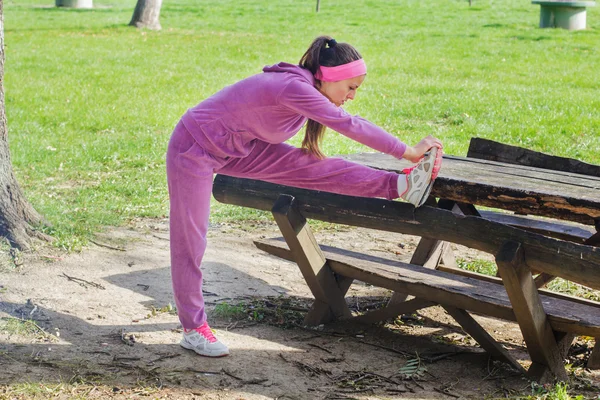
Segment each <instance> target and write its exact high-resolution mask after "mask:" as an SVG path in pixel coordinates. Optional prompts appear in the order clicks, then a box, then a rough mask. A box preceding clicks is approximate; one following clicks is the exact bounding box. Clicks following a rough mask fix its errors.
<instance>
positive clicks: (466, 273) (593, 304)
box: [438, 265, 600, 313]
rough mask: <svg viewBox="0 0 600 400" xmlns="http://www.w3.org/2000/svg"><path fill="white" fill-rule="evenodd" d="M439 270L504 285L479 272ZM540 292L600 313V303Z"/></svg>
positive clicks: (452, 268)
mask: <svg viewBox="0 0 600 400" xmlns="http://www.w3.org/2000/svg"><path fill="white" fill-rule="evenodd" d="M438 269H439V270H440V271H444V272H448V273H451V274H456V275H461V276H468V277H469V278H473V279H480V280H482V281H486V282H490V283H495V284H497V285H503V283H502V278H498V277H496V276H490V275H484V274H480V273H478V272H472V271H467V270H465V269H461V268H457V267H446V266H444V265H440V266H439V267H438ZM538 292H540V294H543V295H544V296H548V297H554V298H556V299H563V300H565V301H571V302H573V303H577V304H585V305H588V306H590V307H596V308H598V312H599V313H600V303H598V302H595V301H593V300H588V299H584V298H583V297H577V296H571V295H569V294H564V293H558V292H553V291H552V290H549V289H544V288H538Z"/></svg>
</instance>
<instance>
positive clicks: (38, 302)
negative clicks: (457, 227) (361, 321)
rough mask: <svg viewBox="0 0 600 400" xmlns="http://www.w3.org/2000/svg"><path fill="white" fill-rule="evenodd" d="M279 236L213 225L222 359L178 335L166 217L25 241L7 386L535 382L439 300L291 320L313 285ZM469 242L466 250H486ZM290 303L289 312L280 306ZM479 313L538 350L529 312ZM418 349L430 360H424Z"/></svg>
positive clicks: (210, 389)
mask: <svg viewBox="0 0 600 400" xmlns="http://www.w3.org/2000/svg"><path fill="white" fill-rule="evenodd" d="M265 236H266V237H271V236H277V234H276V231H275V227H274V226H272V225H267V226H261V227H255V228H253V229H252V230H251V231H250V232H244V231H242V230H240V229H238V228H236V227H227V226H220V227H213V228H212V229H211V231H210V234H209V250H208V252H207V255H206V258H205V264H204V271H205V285H204V291H205V294H206V300H207V304H208V308H209V309H210V313H211V315H212V317H211V318H210V321H211V325H212V326H213V328H216V332H217V335H218V336H219V337H220V338H221V339H222V340H223V341H225V342H226V343H227V344H228V345H229V346H230V349H231V352H232V354H231V356H229V357H225V358H222V359H207V358H202V357H198V356H196V355H194V354H193V353H191V352H189V351H186V350H183V349H182V348H180V347H179V345H178V341H179V336H180V326H179V324H178V320H177V317H176V316H175V315H174V314H173V313H172V312H169V305H170V304H173V301H172V294H171V284H170V271H169V259H168V246H169V242H168V239H167V238H168V231H167V225H166V224H165V222H164V221H143V222H140V223H139V224H137V226H136V227H135V228H131V229H117V230H114V231H111V232H109V233H106V234H104V235H102V236H99V237H98V239H97V240H96V241H95V242H96V244H94V245H91V246H90V247H89V248H88V249H86V250H85V251H83V252H82V253H80V254H73V255H67V256H60V257H59V258H56V256H55V255H50V257H46V256H44V251H40V252H37V253H36V254H35V255H33V254H31V255H25V257H24V264H23V265H22V266H20V267H18V268H16V269H15V268H12V269H8V268H4V270H3V271H2V272H1V273H0V300H1V302H0V317H3V318H4V319H3V320H2V321H0V323H2V322H3V323H4V328H3V329H0V368H1V369H2V374H0V385H3V386H0V398H11V399H12V398H29V396H30V395H31V393H33V392H34V388H36V390H38V391H39V393H40V394H39V396H41V397H44V396H47V397H52V396H56V398H71V396H73V395H79V396H84V397H82V398H136V397H138V396H146V395H151V396H152V398H169V399H191V398H205V399H265V398H278V399H284V398H285V399H344V398H360V399H363V398H364V399H383V398H411V399H438V398H439V399H452V398H472V399H482V398H500V397H502V398H504V397H506V396H516V395H519V394H520V395H523V394H531V392H532V389H531V383H530V382H529V381H527V380H526V379H524V378H523V377H521V376H518V375H516V374H515V373H514V372H513V371H511V370H509V369H508V368H507V367H506V366H504V365H502V364H499V363H492V362H490V360H489V358H488V357H487V355H486V354H485V353H483V352H482V351H481V350H480V349H479V348H478V347H477V346H476V344H475V343H474V342H473V340H472V339H471V338H470V337H468V336H466V335H465V334H464V333H463V332H462V331H461V329H460V328H459V327H458V326H457V325H456V324H455V323H454V322H453V320H452V319H451V318H450V317H449V316H448V315H446V314H445V312H444V311H443V310H442V309H441V308H439V307H432V308H430V309H427V310H423V311H421V312H419V314H417V315H414V316H408V317H404V318H403V319H402V320H399V321H398V323H396V324H387V325H385V326H384V325H381V326H369V327H366V328H365V327H352V326H341V325H338V326H335V327H326V328H325V329H320V330H311V329H303V328H301V327H295V328H290V325H292V324H293V322H294V321H295V319H294V318H296V317H298V318H301V317H302V315H303V311H302V310H303V309H304V308H306V307H308V306H309V305H310V300H309V299H310V296H309V291H308V289H307V287H306V285H305V284H304V282H303V279H302V277H301V275H300V272H299V271H298V269H297V267H295V265H294V264H292V263H289V262H286V261H282V260H280V259H277V258H275V257H272V256H270V255H267V254H265V253H263V252H261V251H260V250H258V249H256V248H255V247H254V246H253V244H252V239H256V238H260V237H265ZM317 236H318V237H319V241H320V242H321V243H323V244H330V245H338V246H342V247H345V248H348V249H353V248H355V249H361V250H364V249H366V251H367V252H369V253H371V254H375V255H379V256H383V257H388V258H397V259H401V260H402V259H403V260H406V259H407V258H408V256H409V254H410V252H411V251H412V250H413V249H414V246H415V243H416V239H417V238H414V237H409V236H399V235H390V234H386V233H382V232H374V231H368V230H361V229H351V230H336V229H328V230H324V231H321V232H320V233H318V234H317ZM106 246H109V247H106ZM118 248H122V249H123V251H121V250H117V249H118ZM456 250H457V251H458V252H459V254H460V256H461V257H464V258H475V257H481V256H482V255H481V254H477V253H476V252H472V251H467V250H466V249H464V248H457V249H456ZM46 255H48V254H46ZM349 294H350V295H351V296H354V297H352V298H351V300H350V303H351V305H352V307H354V308H355V309H364V308H365V307H367V306H368V304H369V303H382V302H383V301H385V298H386V297H389V296H390V293H389V292H387V291H384V290H381V289H377V288H373V287H369V286H366V285H361V284H357V285H354V286H353V288H352V289H351V291H350V292H349ZM365 296H368V297H365ZM219 303H227V304H230V305H231V307H228V308H223V307H220V308H219V310H220V311H221V313H223V311H224V310H225V311H228V312H230V313H232V312H234V311H240V310H241V311H244V312H245V315H251V316H252V317H253V319H252V320H250V319H248V318H247V317H246V318H242V319H241V320H239V321H237V322H236V321H233V320H231V319H229V318H226V317H217V316H216V315H215V313H214V307H215V305H216V304H219ZM275 305H279V306H283V307H279V308H276V307H274V306H275ZM252 307H254V308H252ZM282 309H283V310H287V311H289V312H288V313H287V314H285V315H280V314H277V313H276V312H277V310H279V311H281V310H282ZM10 318H20V319H25V320H28V319H31V320H33V321H35V323H36V324H37V326H39V327H41V328H43V329H44V331H45V332H47V333H49V334H50V335H43V334H42V333H41V332H36V327H35V326H34V325H31V332H29V333H26V332H16V331H15V330H14V329H11V328H10V327H9V326H8V323H9V322H15V321H16V320H14V319H10ZM257 319H262V320H261V321H257ZM477 319H478V320H479V321H480V322H481V323H482V324H484V325H485V326H487V327H488V329H491V332H493V334H494V336H495V337H496V338H497V339H499V340H500V341H501V342H502V343H503V344H504V345H505V346H506V347H507V348H509V349H511V351H512V352H513V354H514V355H515V356H517V357H519V358H520V359H523V360H526V353H525V352H524V348H523V345H522V337H521V335H520V332H519V330H518V327H517V326H516V325H515V324H510V323H504V322H500V321H496V320H492V319H487V318H479V317H477ZM298 320H300V319H298ZM21 325H22V324H21ZM0 326H2V325H0ZM11 326H12V325H11ZM284 328H285V329H284ZM582 343H583V345H584V346H585V345H586V343H585V342H582ZM584 350H585V347H584ZM417 360H420V363H419V364H418V367H419V368H418V369H417V367H416V366H415V367H414V368H410V367H411V366H412V365H416V364H414V363H415V362H416V361H417ZM525 362H526V361H525ZM574 371H575V372H574V374H573V375H575V374H576V375H578V376H579V378H577V379H575V380H574V381H573V382H572V383H571V387H575V388H577V389H578V393H583V394H585V395H586V396H587V395H589V396H590V398H593V396H594V395H593V394H592V393H593V392H591V391H588V390H587V389H586V388H585V387H586V385H587V386H588V387H589V388H591V390H594V388H595V389H596V390H600V389H598V387H600V386H599V385H600V374H599V373H597V372H595V373H592V372H589V371H588V372H586V371H584V370H583V369H581V368H575V369H574ZM61 382H62V383H63V384H62V385H59V384H60V383H61ZM23 383H27V385H25V384H23ZM19 384H20V385H19ZM594 385H595V386H594ZM42 386H43V387H44V388H45V389H43V390H42V389H40V388H41V387H42ZM26 388H27V389H26ZM19 391H21V393H24V394H22V395H21V397H19V396H20V395H19V393H20V392H19ZM44 393H45V394H44ZM53 398H54V397H53Z"/></svg>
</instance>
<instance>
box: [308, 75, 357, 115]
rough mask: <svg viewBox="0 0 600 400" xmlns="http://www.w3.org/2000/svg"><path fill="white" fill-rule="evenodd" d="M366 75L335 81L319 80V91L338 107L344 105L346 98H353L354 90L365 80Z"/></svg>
mask: <svg viewBox="0 0 600 400" xmlns="http://www.w3.org/2000/svg"><path fill="white" fill-rule="evenodd" d="M365 76H366V75H361V76H357V77H356V78H350V79H345V80H343V81H337V82H321V86H320V87H319V91H320V92H321V93H323V94H324V95H325V97H327V98H328V99H329V101H331V102H332V103H333V104H335V105H336V106H338V107H341V106H343V105H344V103H345V102H346V101H348V100H354V97H355V96H356V90H357V89H358V88H359V86H360V85H361V84H362V83H363V81H364V80H365Z"/></svg>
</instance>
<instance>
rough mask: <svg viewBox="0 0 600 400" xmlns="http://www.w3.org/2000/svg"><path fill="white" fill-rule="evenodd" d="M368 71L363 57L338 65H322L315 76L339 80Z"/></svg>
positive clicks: (319, 78) (324, 79)
mask: <svg viewBox="0 0 600 400" xmlns="http://www.w3.org/2000/svg"><path fill="white" fill-rule="evenodd" d="M366 73H367V64H365V61H364V60H363V59H362V58H361V59H359V60H356V61H352V62H351V63H348V64H342V65H338V66H336V67H324V66H320V67H319V70H318V71H317V73H316V74H315V78H317V79H318V80H320V81H324V82H337V81H343V80H346V79H351V78H355V77H357V76H361V75H365V74H366Z"/></svg>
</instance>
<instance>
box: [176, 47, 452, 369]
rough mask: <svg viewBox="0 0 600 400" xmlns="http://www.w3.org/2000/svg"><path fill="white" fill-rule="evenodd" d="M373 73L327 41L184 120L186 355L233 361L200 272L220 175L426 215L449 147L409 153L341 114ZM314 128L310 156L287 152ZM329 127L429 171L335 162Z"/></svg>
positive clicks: (181, 308)
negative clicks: (398, 201) (405, 206)
mask: <svg viewBox="0 0 600 400" xmlns="http://www.w3.org/2000/svg"><path fill="white" fill-rule="evenodd" d="M366 72H367V70H366V65H365V63H364V60H363V59H362V57H361V55H360V54H359V53H358V51H356V49H354V48H353V47H352V46H350V45H349V44H346V43H337V42H336V41H335V40H334V39H332V38H330V37H327V36H321V37H318V38H317V39H315V40H314V42H313V43H312V44H311V46H310V48H309V49H308V50H307V51H306V53H305V54H304V55H303V56H302V58H301V60H300V65H292V64H287V63H279V64H276V65H273V66H269V67H265V68H264V69H263V73H261V74H258V75H254V76H251V77H249V78H246V79H244V80H242V81H240V82H238V83H236V84H234V85H232V86H228V87H226V88H224V89H222V90H221V91H219V92H218V93H216V94H215V95H213V96H211V97H209V98H208V99H206V100H204V101H203V102H201V103H200V104H198V105H197V106H195V107H193V108H191V109H189V110H188V111H187V112H186V113H185V114H184V116H183V117H182V118H181V120H180V121H179V123H178V125H177V126H176V128H175V130H174V132H173V136H172V137H171V140H170V142H169V148H168V151H167V179H168V184H169V196H170V204H171V210H170V235H171V273H172V279H173V289H174V295H175V303H176V305H177V311H178V313H179V319H180V321H181V324H182V326H183V328H184V331H183V338H182V339H181V342H180V344H181V346H182V347H184V348H186V349H190V350H194V351H195V352H196V353H198V354H200V355H204V356H209V357H221V356H225V355H227V354H229V350H228V348H227V346H225V345H224V344H223V343H222V342H220V341H219V340H217V339H216V338H215V337H214V335H213V334H212V332H211V330H210V327H209V326H208V323H207V322H206V314H205V312H204V299H203V296H202V271H201V269H200V265H201V263H202V257H203V255H204V251H205V249H206V233H207V229H208V222H209V212H210V196H211V192H212V182H213V174H214V173H221V174H225V175H230V176H236V177H245V178H251V179H259V180H264V181H268V182H273V183H278V184H282V185H287V186H295V187H300V188H305V189H315V190H322V191H328V192H335V193H339V194H346V195H353V196H362V197H384V198H388V199H394V198H398V197H401V198H403V199H405V200H407V201H409V202H411V203H413V204H414V205H415V206H417V207H418V206H420V205H421V204H422V203H423V202H424V201H425V200H426V198H427V196H428V194H429V190H430V189H431V183H432V182H433V179H435V177H436V176H437V171H438V170H439V167H440V164H441V155H442V152H441V148H442V144H441V142H440V141H439V140H438V139H436V138H434V137H432V136H428V137H426V138H424V139H422V140H421V141H420V142H419V143H417V145H415V146H407V145H406V144H404V143H403V142H401V141H400V140H398V139H397V138H395V137H394V136H392V135H391V134H389V133H387V132H386V131H384V130H383V129H381V128H379V127H378V126H376V125H374V124H372V123H371V122H369V121H367V120H365V119H363V118H360V117H358V116H352V115H350V114H348V113H346V112H345V111H344V110H343V109H342V108H341V106H342V105H343V104H344V103H345V102H346V101H348V100H353V99H354V97H355V96H356V91H357V90H358V88H359V87H360V86H361V84H362V83H363V81H364V79H365V76H366ZM307 121H308V123H307ZM306 123H307V124H306ZM305 124H306V136H305V138H304V141H303V143H302V148H301V149H299V148H296V147H293V146H290V145H288V144H285V143H284V142H285V141H286V140H287V139H289V138H291V137H292V136H294V135H295V134H296V133H297V132H298V131H299V130H300V129H301V128H302V127H303V126H304V125H305ZM326 126H327V127H329V128H331V129H333V130H335V131H337V132H339V133H341V134H343V135H345V136H347V137H349V138H351V139H354V140H356V141H357V142H360V143H362V144H364V145H367V146H369V147H371V148H373V149H375V150H377V151H381V152H383V153H387V154H391V155H393V156H395V157H397V158H405V159H407V160H409V161H411V162H418V161H420V163H419V164H417V165H415V166H414V167H412V168H410V169H406V170H404V171H403V172H404V173H403V174H396V173H393V172H388V171H380V170H375V169H371V168H368V167H365V166H362V165H358V164H355V163H352V162H349V161H346V160H343V159H341V158H326V157H325V156H324V155H323V153H322V152H321V151H320V149H319V143H320V141H321V138H322V136H323V132H324V130H325V127H326ZM430 150H431V151H430ZM428 151H429V152H428ZM427 152H428V153H427ZM426 153H427V154H426Z"/></svg>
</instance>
